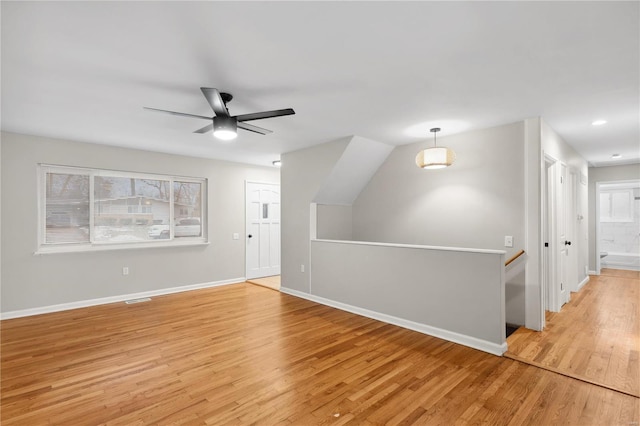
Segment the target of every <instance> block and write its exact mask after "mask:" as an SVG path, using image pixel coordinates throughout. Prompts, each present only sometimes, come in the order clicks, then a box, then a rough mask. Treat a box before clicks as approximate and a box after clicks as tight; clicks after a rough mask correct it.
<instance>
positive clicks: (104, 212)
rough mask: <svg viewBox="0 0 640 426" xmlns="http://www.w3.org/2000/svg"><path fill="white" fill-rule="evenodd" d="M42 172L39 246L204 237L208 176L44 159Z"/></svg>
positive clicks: (46, 248)
mask: <svg viewBox="0 0 640 426" xmlns="http://www.w3.org/2000/svg"><path fill="white" fill-rule="evenodd" d="M40 173H41V175H42V180H41V182H43V184H44V186H45V190H44V191H41V199H42V202H41V205H42V206H44V211H43V212H41V215H40V217H41V218H44V220H43V221H42V223H41V225H40V229H41V230H42V231H41V236H42V237H41V238H40V248H41V250H42V249H44V251H51V250H52V251H55V250H56V248H58V249H61V250H64V251H68V250H69V247H75V249H77V250H85V249H88V250H91V249H94V248H97V247H102V248H104V247H105V246H107V245H111V248H116V247H121V246H126V247H132V246H149V245H150V246H153V245H158V244H160V245H162V244H161V242H164V245H167V244H169V245H171V244H174V243H176V241H181V242H182V243H185V242H189V241H191V242H196V243H197V242H205V241H206V239H205V237H204V236H205V235H206V234H205V230H206V223H205V218H206V216H205V214H204V212H205V207H206V203H205V202H204V200H205V198H204V197H205V194H206V179H194V178H182V177H174V176H162V175H146V174H142V173H127V172H117V171H110V170H97V169H78V168H72V167H61V166H48V165H40ZM63 247H64V249H62V248H63Z"/></svg>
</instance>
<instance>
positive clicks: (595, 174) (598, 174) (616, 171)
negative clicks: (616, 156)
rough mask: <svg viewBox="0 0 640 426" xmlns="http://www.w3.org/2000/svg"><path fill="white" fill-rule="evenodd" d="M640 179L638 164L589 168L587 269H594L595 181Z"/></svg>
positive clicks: (639, 166)
mask: <svg viewBox="0 0 640 426" xmlns="http://www.w3.org/2000/svg"><path fill="white" fill-rule="evenodd" d="M633 179H640V164H628V165H623V166H609V167H590V168H589V235H590V236H591V238H589V270H590V271H592V272H595V270H596V227H597V224H596V202H597V199H596V183H597V182H615V181H620V180H633Z"/></svg>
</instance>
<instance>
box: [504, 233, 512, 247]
mask: <svg viewBox="0 0 640 426" xmlns="http://www.w3.org/2000/svg"><path fill="white" fill-rule="evenodd" d="M504 246H505V247H513V237H512V236H511V235H506V236H505V237H504Z"/></svg>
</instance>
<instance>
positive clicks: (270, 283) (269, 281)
mask: <svg viewBox="0 0 640 426" xmlns="http://www.w3.org/2000/svg"><path fill="white" fill-rule="evenodd" d="M247 282H248V283H251V284H257V285H261V286H263V287H267V288H270V289H273V290H280V275H273V276H271V277H263V278H253V279H251V280H247Z"/></svg>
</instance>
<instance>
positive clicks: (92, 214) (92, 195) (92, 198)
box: [89, 172, 96, 244]
mask: <svg viewBox="0 0 640 426" xmlns="http://www.w3.org/2000/svg"><path fill="white" fill-rule="evenodd" d="M94 179H95V173H94V172H89V243H90V244H93V240H94V236H95V232H94V224H95V213H96V212H95V182H94Z"/></svg>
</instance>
